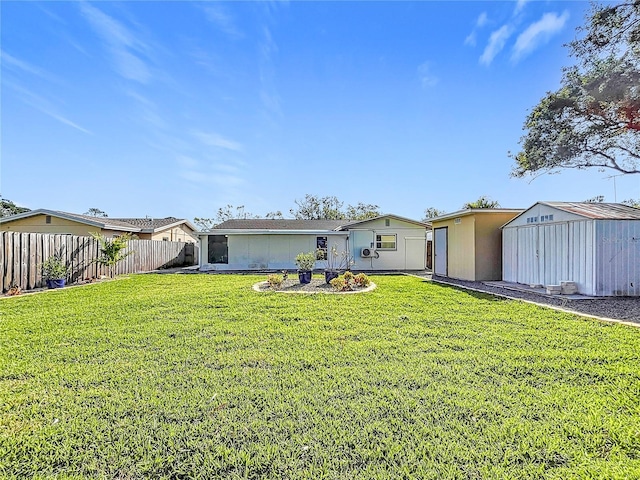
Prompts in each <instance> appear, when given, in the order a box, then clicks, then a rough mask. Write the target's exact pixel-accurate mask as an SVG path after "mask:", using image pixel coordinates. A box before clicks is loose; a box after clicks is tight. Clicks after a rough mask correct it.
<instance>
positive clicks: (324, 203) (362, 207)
mask: <svg viewBox="0 0 640 480" xmlns="http://www.w3.org/2000/svg"><path fill="white" fill-rule="evenodd" d="M295 204H296V208H292V209H291V210H289V213H291V215H292V216H293V218H297V219H300V220H367V219H369V218H375V217H378V216H380V215H381V213H380V207H379V206H378V205H373V204H368V203H362V202H358V204H357V205H347V207H346V209H344V208H343V205H344V202H342V201H340V200H338V198H337V197H335V196H326V197H320V196H318V195H310V194H306V195H305V196H304V199H303V200H296V201H295Z"/></svg>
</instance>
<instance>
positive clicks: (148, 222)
mask: <svg viewBox="0 0 640 480" xmlns="http://www.w3.org/2000/svg"><path fill="white" fill-rule="evenodd" d="M114 220H118V221H120V222H125V223H128V224H130V225H134V226H136V227H139V228H140V231H139V232H138V233H136V235H137V236H138V238H140V240H165V241H169V242H185V243H198V236H197V234H196V228H195V227H194V226H193V225H192V224H191V223H190V222H189V221H187V220H184V219H182V220H181V219H179V218H175V217H167V218H116V219H114Z"/></svg>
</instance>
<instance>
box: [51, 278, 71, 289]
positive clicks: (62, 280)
mask: <svg viewBox="0 0 640 480" xmlns="http://www.w3.org/2000/svg"><path fill="white" fill-rule="evenodd" d="M65 283H67V280H66V279H65V278H58V279H56V280H47V287H49V288H62V287H64V285H65Z"/></svg>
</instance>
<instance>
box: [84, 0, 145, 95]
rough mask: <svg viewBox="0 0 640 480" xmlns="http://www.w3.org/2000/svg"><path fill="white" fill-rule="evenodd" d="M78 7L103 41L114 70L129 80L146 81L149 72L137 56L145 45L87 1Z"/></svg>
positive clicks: (120, 24)
mask: <svg viewBox="0 0 640 480" xmlns="http://www.w3.org/2000/svg"><path fill="white" fill-rule="evenodd" d="M80 9H81V11H82V14H83V15H84V17H85V18H86V19H87V21H88V22H89V24H90V25H91V26H92V27H93V29H94V31H95V32H96V33H97V34H98V35H99V36H100V37H102V39H103V41H104V42H105V44H106V47H107V50H108V51H109V53H110V54H111V58H112V61H113V64H114V67H115V69H116V71H117V72H118V73H119V74H120V75H122V76H123V77H124V78H128V79H129V80H135V81H137V82H140V83H145V84H146V83H148V82H149V80H150V78H151V73H150V72H149V68H148V67H147V65H146V63H145V62H144V61H143V60H142V59H141V58H140V57H139V56H138V55H139V54H140V53H141V52H143V51H144V50H145V45H144V44H143V43H142V42H141V41H140V40H139V39H137V38H136V36H135V35H134V34H133V33H132V32H131V31H130V30H129V29H128V28H126V27H125V26H124V25H123V24H122V23H120V22H118V21H117V20H115V19H114V18H112V17H110V16H109V15H107V14H105V13H103V12H102V11H100V10H98V9H97V8H95V7H93V6H91V5H89V4H88V3H85V2H82V3H81V4H80ZM134 52H136V53H134Z"/></svg>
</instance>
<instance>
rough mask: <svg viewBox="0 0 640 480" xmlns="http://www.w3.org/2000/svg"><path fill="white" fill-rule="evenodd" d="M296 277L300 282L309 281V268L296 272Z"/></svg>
mask: <svg viewBox="0 0 640 480" xmlns="http://www.w3.org/2000/svg"><path fill="white" fill-rule="evenodd" d="M298 279H299V280H300V283H311V270H305V271H300V272H298Z"/></svg>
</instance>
